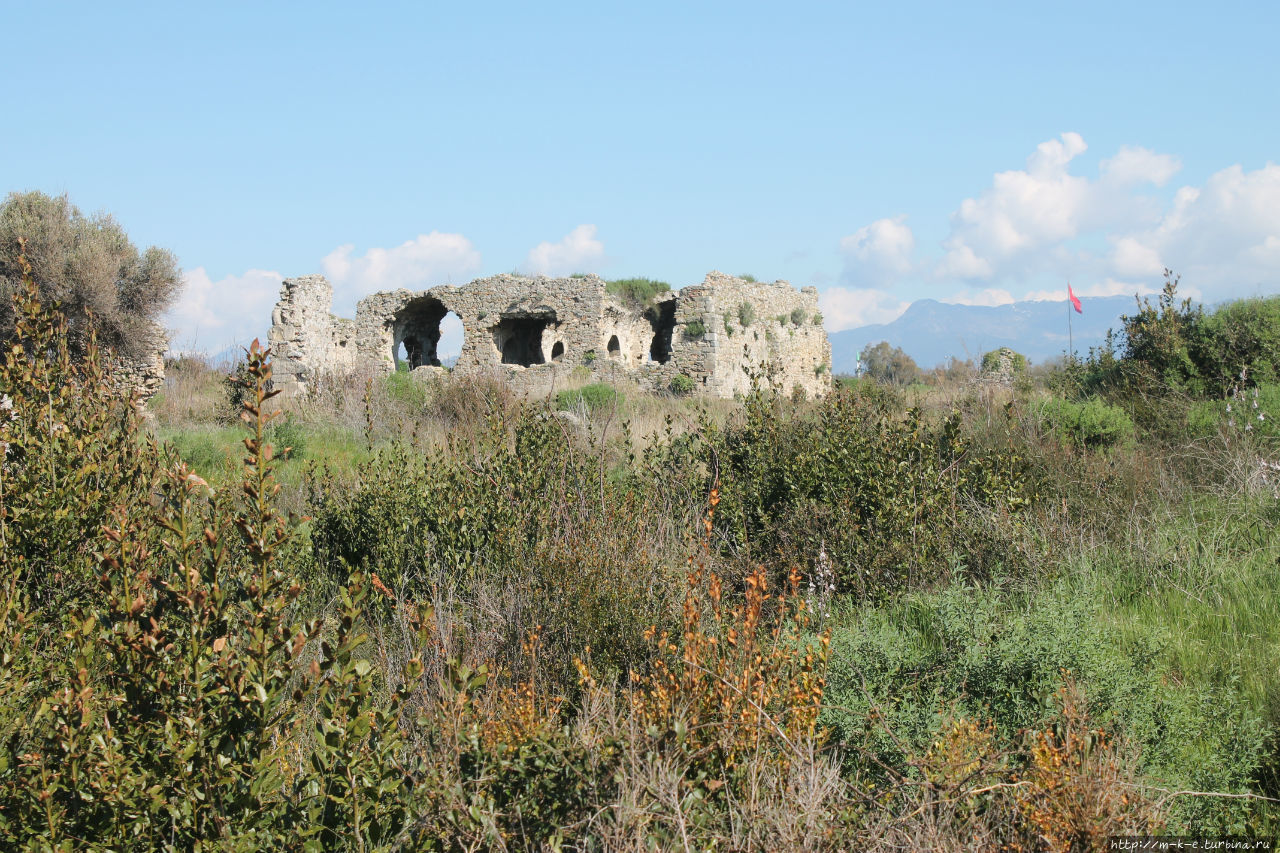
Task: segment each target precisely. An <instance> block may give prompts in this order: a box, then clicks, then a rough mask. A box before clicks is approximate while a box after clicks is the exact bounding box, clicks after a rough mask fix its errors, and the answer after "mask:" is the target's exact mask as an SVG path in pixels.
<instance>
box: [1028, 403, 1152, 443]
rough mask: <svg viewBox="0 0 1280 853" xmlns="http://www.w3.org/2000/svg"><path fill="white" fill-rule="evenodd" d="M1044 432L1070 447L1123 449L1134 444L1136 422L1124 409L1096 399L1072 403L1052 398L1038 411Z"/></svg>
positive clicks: (1042, 404)
mask: <svg viewBox="0 0 1280 853" xmlns="http://www.w3.org/2000/svg"><path fill="white" fill-rule="evenodd" d="M1036 415H1037V417H1038V418H1039V419H1040V423H1041V428H1042V429H1044V430H1045V431H1046V432H1048V433H1050V434H1052V435H1055V436H1057V437H1059V438H1060V439H1061V440H1062V441H1064V442H1066V443H1068V444H1074V445H1075V446H1077V447H1087V448H1094V449H1099V448H1108V447H1123V446H1125V445H1128V444H1132V442H1133V437H1134V432H1133V421H1131V420H1130V419H1129V416H1128V415H1127V414H1125V412H1124V410H1123V409H1120V408H1118V407H1116V406H1109V405H1107V404H1106V403H1104V402H1102V401H1101V400H1099V399H1097V398H1091V399H1088V400H1085V401H1084V402H1082V403H1073V402H1071V401H1070V400H1063V399H1061V398H1051V399H1048V400H1043V401H1041V402H1040V403H1039V404H1038V405H1037V407H1036Z"/></svg>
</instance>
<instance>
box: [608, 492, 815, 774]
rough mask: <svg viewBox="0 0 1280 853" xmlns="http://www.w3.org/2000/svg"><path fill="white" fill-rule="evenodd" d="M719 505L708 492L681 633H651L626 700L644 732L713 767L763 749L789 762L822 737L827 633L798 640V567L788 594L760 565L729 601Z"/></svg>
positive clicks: (804, 609) (729, 768)
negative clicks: (717, 565)
mask: <svg viewBox="0 0 1280 853" xmlns="http://www.w3.org/2000/svg"><path fill="white" fill-rule="evenodd" d="M718 502H719V492H718V490H717V489H713V490H712V493H711V498H710V507H709V508H708V510H707V513H706V517H705V520H704V532H705V533H706V535H707V538H706V539H704V541H703V548H702V553H701V554H700V555H699V557H697V558H693V557H691V558H690V570H689V573H688V577H687V581H688V585H687V589H686V594H685V599H684V608H683V631H682V633H681V635H680V636H679V637H675V636H672V635H671V634H670V633H669V632H667V631H658V630H657V629H656V628H651V629H650V630H649V632H648V633H647V638H648V639H649V640H650V642H652V643H653V649H654V653H653V661H652V664H651V671H650V672H649V673H648V674H647V675H644V676H637V677H635V681H634V684H635V686H634V688H633V689H632V690H631V691H630V693H629V698H630V701H631V707H632V710H633V711H634V712H635V713H636V715H637V717H638V718H639V720H640V721H641V722H643V723H644V725H645V728H646V730H647V731H649V732H657V733H667V732H670V733H672V734H673V735H674V742H675V744H676V746H677V747H678V748H679V749H680V750H682V751H683V752H684V753H685V754H686V755H687V756H688V757H689V758H690V760H691V761H692V762H693V763H694V764H697V765H701V766H703V767H704V768H706V769H707V770H708V771H709V772H713V773H727V774H732V773H733V772H734V771H735V770H737V769H738V768H739V767H741V766H742V765H743V764H744V763H746V762H748V761H752V760H757V759H758V757H759V755H760V754H761V753H762V752H764V753H767V754H770V755H773V756H775V757H776V761H777V762H778V764H779V766H780V767H782V768H785V767H787V766H788V765H789V763H790V761H791V760H792V758H793V757H794V756H795V755H796V754H797V753H798V746H797V745H798V744H799V743H800V742H802V741H805V742H807V741H809V740H810V739H812V738H814V737H815V735H818V732H816V725H817V719H818V711H819V709H820V706H821V703H822V693H823V688H824V686H825V683H826V675H825V673H826V665H827V657H828V654H829V652H830V638H829V637H828V635H827V634H826V633H823V634H822V635H820V636H819V638H818V641H817V643H816V644H815V643H813V642H804V641H803V637H804V635H805V633H806V629H807V628H808V626H809V623H810V621H811V620H810V616H811V614H810V613H809V608H808V603H807V602H806V600H805V598H804V597H803V596H802V595H800V594H799V586H800V575H799V573H798V572H797V571H796V570H795V569H792V570H791V572H790V576H789V587H788V590H787V591H786V593H783V594H778V595H774V594H772V593H770V591H769V586H768V575H767V573H766V572H765V570H764V569H763V568H758V569H756V570H755V571H753V572H751V573H750V574H749V575H748V576H747V577H746V579H745V590H744V595H743V598H742V600H741V603H738V604H734V605H729V604H728V603H727V602H726V600H725V594H724V588H723V582H722V580H721V578H720V577H719V576H718V575H717V574H716V573H715V572H713V571H711V570H710V569H709V568H708V562H709V559H710V547H709V538H710V534H711V530H712V527H713V519H714V514H715V508H716V504H717V503H718ZM770 602H772V604H771V606H770Z"/></svg>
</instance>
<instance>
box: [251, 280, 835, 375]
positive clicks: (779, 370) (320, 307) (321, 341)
mask: <svg viewBox="0 0 1280 853" xmlns="http://www.w3.org/2000/svg"><path fill="white" fill-rule="evenodd" d="M332 299H333V290H332V288H331V287H330V286H329V284H328V282H327V281H325V279H324V278H323V277H322V276H303V277H301V278H295V279H288V280H286V281H285V282H284V284H283V286H282V287H281V290H280V301H279V302H278V303H277V304H276V307H275V310H274V311H273V313H272V328H271V332H270V335H269V337H268V340H269V341H270V343H271V346H272V347H273V349H275V351H276V368H275V377H276V382H277V385H279V386H280V387H281V388H283V389H284V390H286V391H287V392H294V393H297V392H305V391H306V390H307V388H308V387H309V384H313V383H314V382H315V381H316V379H317V378H319V377H321V376H323V375H325V374H329V373H333V374H338V373H349V372H353V371H371V372H383V373H386V372H390V371H392V370H395V369H396V367H397V365H398V364H399V363H400V362H401V361H402V360H404V361H407V362H408V365H407V366H408V367H409V368H410V369H412V370H422V371H428V372H429V371H433V370H441V369H442V367H441V365H440V359H439V353H438V344H439V338H440V325H441V322H442V321H443V319H444V318H445V316H446V315H447V314H450V313H452V314H455V315H457V317H458V318H459V319H460V320H461V322H462V326H463V329H464V338H463V344H462V352H461V354H460V355H459V357H458V360H457V362H456V363H455V365H454V367H453V369H454V370H455V371H457V372H458V373H460V374H462V375H479V374H485V373H492V374H497V375H500V376H501V377H503V378H504V379H505V380H506V381H508V382H510V383H511V384H512V385H514V386H515V387H516V388H517V389H518V390H520V391H522V392H524V393H528V394H539V395H540V394H546V393H550V392H552V391H554V390H557V389H558V388H562V387H564V386H565V384H566V383H567V382H568V380H569V377H570V375H571V374H573V373H574V372H575V371H580V370H583V369H585V370H586V372H587V373H589V374H590V375H591V376H592V377H593V378H595V379H596V380H599V381H619V380H623V379H625V380H629V381H632V382H636V383H638V384H640V385H641V386H642V387H644V388H646V389H648V390H654V391H657V390H665V389H667V388H669V387H670V386H671V384H672V382H673V381H675V380H676V377H679V376H684V377H688V379H689V380H690V381H691V382H692V383H693V384H694V386H695V388H696V389H698V390H700V391H701V392H702V393H706V394H711V395H715V396H723V397H729V396H733V395H734V394H739V393H743V392H745V391H747V390H748V389H749V388H750V383H751V376H752V375H753V374H754V375H757V376H759V377H760V379H761V381H763V382H765V383H767V384H771V385H773V387H775V388H777V389H779V390H781V391H784V392H786V393H791V392H792V390H793V389H794V388H795V387H797V386H798V387H800V388H803V389H804V390H805V392H806V393H807V394H809V395H811V396H818V395H821V394H823V393H825V392H826V391H827V390H829V388H830V377H829V375H828V372H829V371H828V370H827V367H828V366H829V365H830V361H831V348H830V344H829V343H828V342H827V337H826V334H825V333H824V332H823V330H822V326H821V322H820V318H819V319H817V320H816V321H815V318H817V292H816V291H814V290H813V289H812V288H806V289H805V290H804V291H796V290H795V289H794V288H792V287H791V286H790V285H789V284H787V283H786V282H774V283H772V284H759V283H754V282H747V281H744V280H742V279H737V278H733V277H731V276H726V275H722V274H720V273H711V274H710V275H708V276H707V278H706V280H705V281H703V282H702V284H700V285H696V286H692V287H686V288H684V289H683V290H681V291H679V292H676V293H669V294H664V295H663V296H662V297H661V298H659V299H658V300H657V301H656V302H655V304H653V305H652V306H649V307H648V308H647V309H645V310H642V309H641V308H639V307H638V306H634V305H630V304H627V303H626V302H624V301H623V300H621V299H619V298H618V297H615V296H613V295H611V294H609V293H608V292H607V291H606V285H605V282H604V281H603V280H602V279H600V278H598V277H596V276H593V275H592V276H585V277H581V278H557V279H552V278H541V277H539V278H527V277H523V276H515V275H499V276H493V277H490V278H485V279H478V280H476V281H473V282H471V283H469V284H466V285H463V286H461V287H455V286H451V285H449V286H440V287H433V288H429V289H427V290H423V291H416V292H415V291H409V290H396V291H392V292H388V293H377V294H374V295H372V296H369V297H367V298H365V299H362V300H361V301H360V303H359V305H357V307H356V316H355V319H354V320H345V319H341V318H337V317H334V316H333V315H332V314H331V313H330V312H331V307H332ZM744 304H749V305H750V306H751V307H750V309H742V308H741V307H740V306H742V305H744ZM744 311H745V312H747V313H749V314H750V315H751V317H752V319H751V321H750V322H749V323H748V324H747V325H746V326H742V324H741V320H742V318H743V317H744V316H747V313H743V312H744ZM793 313H794V314H795V315H796V316H797V317H800V315H803V318H802V319H801V320H800V322H793V321H792V315H793ZM778 317H785V319H786V321H785V322H779V321H778V319H777V318H778ZM819 365H821V369H819Z"/></svg>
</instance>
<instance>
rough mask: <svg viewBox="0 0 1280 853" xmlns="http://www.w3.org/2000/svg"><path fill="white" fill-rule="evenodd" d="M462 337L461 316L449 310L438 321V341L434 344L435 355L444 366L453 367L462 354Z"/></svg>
mask: <svg viewBox="0 0 1280 853" xmlns="http://www.w3.org/2000/svg"><path fill="white" fill-rule="evenodd" d="M463 343H464V338H463V334H462V318H461V317H459V316H458V315H457V314H455V313H453V312H452V311H450V312H449V313H448V314H445V315H444V319H443V320H441V321H440V342H439V343H438V344H437V345H436V357H437V358H438V359H440V364H441V365H443V366H444V367H453V366H454V365H455V364H457V363H458V357H459V356H460V355H462V345H463Z"/></svg>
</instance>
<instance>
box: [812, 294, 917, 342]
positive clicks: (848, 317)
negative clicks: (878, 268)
mask: <svg viewBox="0 0 1280 853" xmlns="http://www.w3.org/2000/svg"><path fill="white" fill-rule="evenodd" d="M910 304H911V303H910V302H909V301H908V302H904V301H902V300H901V299H899V298H898V297H896V296H894V295H893V294H892V293H888V292H886V291H883V290H874V289H870V288H850V287H829V288H827V289H826V290H824V291H823V292H822V294H821V296H820V297H819V305H820V306H821V308H822V318H823V320H822V325H823V326H825V327H826V329H827V331H828V332H839V331H841V330H842V329H852V328H855V327H857V326H866V325H868V324H870V323H891V322H893V321H894V320H896V319H898V318H899V317H901V316H902V312H903V311H906V310H907V306H909V305H910Z"/></svg>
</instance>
